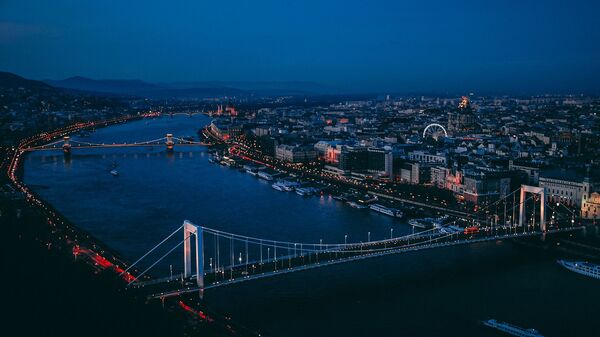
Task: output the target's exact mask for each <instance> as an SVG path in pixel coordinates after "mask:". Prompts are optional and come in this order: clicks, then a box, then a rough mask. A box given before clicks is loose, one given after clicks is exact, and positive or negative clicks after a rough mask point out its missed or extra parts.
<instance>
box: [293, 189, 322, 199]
mask: <svg viewBox="0 0 600 337" xmlns="http://www.w3.org/2000/svg"><path fill="white" fill-rule="evenodd" d="M316 192H317V189H316V188H314V187H298V188H296V194H298V195H301V196H303V197H308V196H311V195H313V194H315V193H316Z"/></svg>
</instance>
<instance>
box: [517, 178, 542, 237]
mask: <svg viewBox="0 0 600 337" xmlns="http://www.w3.org/2000/svg"><path fill="white" fill-rule="evenodd" d="M527 193H533V194H537V195H538V196H539V197H540V230H541V231H542V232H545V231H546V190H545V188H544V187H537V186H529V185H521V198H520V200H521V201H520V202H521V204H520V205H519V226H520V227H522V226H524V225H525V224H526V223H527V219H525V213H526V206H525V200H526V199H525V196H526V195H527ZM534 216H535V214H534Z"/></svg>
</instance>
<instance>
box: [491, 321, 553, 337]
mask: <svg viewBox="0 0 600 337" xmlns="http://www.w3.org/2000/svg"><path fill="white" fill-rule="evenodd" d="M483 324H484V325H486V326H489V327H490V328H494V329H496V330H500V331H502V332H505V333H507V334H509V335H513V336H521V337H543V336H542V335H541V334H540V332H539V331H537V330H536V329H523V328H521V327H518V326H516V325H512V324H510V323H506V322H500V321H497V320H495V319H488V320H487V321H483Z"/></svg>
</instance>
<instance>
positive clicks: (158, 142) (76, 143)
mask: <svg viewBox="0 0 600 337" xmlns="http://www.w3.org/2000/svg"><path fill="white" fill-rule="evenodd" d="M209 145H212V144H211V143H206V142H197V141H193V140H189V139H184V138H180V137H174V136H173V134H170V133H168V134H167V135H166V136H165V137H162V138H158V139H152V140H145V141H137V142H136V141H134V142H130V143H93V142H85V141H81V140H73V139H71V137H69V136H64V137H63V138H62V139H59V140H57V141H54V142H52V143H49V144H44V145H40V146H32V147H28V148H24V149H22V150H23V151H25V152H32V151H51V150H63V152H64V153H65V154H70V153H71V151H72V150H73V149H96V148H120V147H148V146H165V147H166V148H167V150H168V151H172V150H173V149H174V148H175V146H209Z"/></svg>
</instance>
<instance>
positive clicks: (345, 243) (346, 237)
mask: <svg viewBox="0 0 600 337" xmlns="http://www.w3.org/2000/svg"><path fill="white" fill-rule="evenodd" d="M347 244H348V235H344V246H345V245H347Z"/></svg>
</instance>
